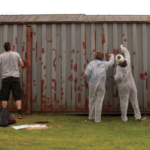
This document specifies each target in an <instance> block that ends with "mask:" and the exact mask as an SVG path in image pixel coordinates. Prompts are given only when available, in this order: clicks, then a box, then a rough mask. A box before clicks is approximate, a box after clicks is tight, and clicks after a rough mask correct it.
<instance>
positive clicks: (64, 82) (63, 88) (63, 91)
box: [61, 24, 67, 111]
mask: <svg viewBox="0 0 150 150" xmlns="http://www.w3.org/2000/svg"><path fill="white" fill-rule="evenodd" d="M66 67H67V64H66V24H62V80H61V82H62V86H61V104H62V111H66V94H67V91H66V85H67V74H66V71H67V70H66Z"/></svg>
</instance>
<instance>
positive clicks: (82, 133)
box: [0, 115, 150, 150]
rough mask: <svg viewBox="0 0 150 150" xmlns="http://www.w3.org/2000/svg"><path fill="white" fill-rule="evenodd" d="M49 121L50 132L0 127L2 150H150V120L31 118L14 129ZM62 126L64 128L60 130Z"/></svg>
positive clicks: (59, 116) (47, 116)
mask: <svg viewBox="0 0 150 150" xmlns="http://www.w3.org/2000/svg"><path fill="white" fill-rule="evenodd" d="M35 121H49V123H48V124H47V126H50V125H51V126H52V128H50V129H47V130H31V131H28V130H25V129H22V130H14V129H12V128H11V126H9V127H6V128H2V127H0V150H149V149H150V120H145V121H134V118H133V117H132V116H131V117H129V121H128V122H127V123H123V122H122V121H121V119H120V116H109V117H108V116H102V122H101V123H95V122H93V121H88V120H87V116H76V115H30V116H25V118H24V119H23V120H17V123H16V124H15V125H22V124H33V123H34V122H35ZM58 126H61V128H58Z"/></svg>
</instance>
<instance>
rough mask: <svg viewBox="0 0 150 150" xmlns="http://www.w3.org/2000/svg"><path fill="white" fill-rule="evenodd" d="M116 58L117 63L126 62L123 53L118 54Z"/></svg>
mask: <svg viewBox="0 0 150 150" xmlns="http://www.w3.org/2000/svg"><path fill="white" fill-rule="evenodd" d="M115 59H116V63H117V65H119V64H121V63H123V62H124V57H123V56H122V55H121V54H118V55H117V56H116V58H115Z"/></svg>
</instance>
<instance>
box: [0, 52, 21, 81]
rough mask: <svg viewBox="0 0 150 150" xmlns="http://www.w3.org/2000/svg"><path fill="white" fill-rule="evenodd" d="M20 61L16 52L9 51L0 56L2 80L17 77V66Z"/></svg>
mask: <svg viewBox="0 0 150 150" xmlns="http://www.w3.org/2000/svg"><path fill="white" fill-rule="evenodd" d="M20 61H22V60H21V57H20V55H19V54H18V53H17V52H13V51H9V52H4V53H2V54H1V55H0V63H1V65H2V78H3V79H4V78H7V77H19V68H18V64H19V62H20Z"/></svg>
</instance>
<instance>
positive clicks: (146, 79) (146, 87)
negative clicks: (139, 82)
mask: <svg viewBox="0 0 150 150" xmlns="http://www.w3.org/2000/svg"><path fill="white" fill-rule="evenodd" d="M146 89H147V90H148V79H146Z"/></svg>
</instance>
